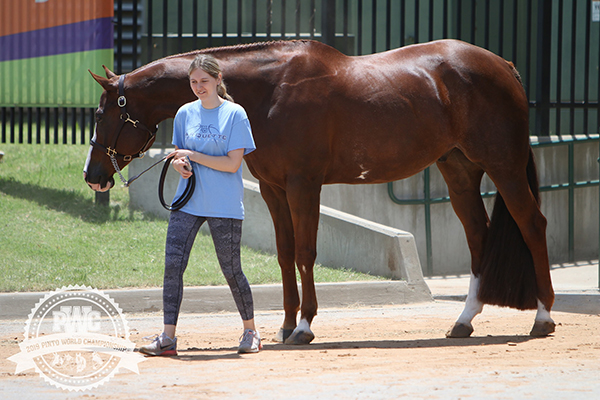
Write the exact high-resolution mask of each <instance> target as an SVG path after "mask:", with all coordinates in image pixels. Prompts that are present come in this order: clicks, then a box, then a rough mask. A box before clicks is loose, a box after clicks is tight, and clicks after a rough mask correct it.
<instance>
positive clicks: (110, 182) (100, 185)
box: [83, 171, 115, 192]
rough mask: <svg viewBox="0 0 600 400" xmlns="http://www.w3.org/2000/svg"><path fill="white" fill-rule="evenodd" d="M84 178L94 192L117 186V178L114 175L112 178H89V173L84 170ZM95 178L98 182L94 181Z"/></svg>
mask: <svg viewBox="0 0 600 400" xmlns="http://www.w3.org/2000/svg"><path fill="white" fill-rule="evenodd" d="M83 179H84V180H85V182H86V183H87V184H88V186H89V187H90V189H92V190H93V191H94V192H106V191H107V190H110V189H111V188H112V187H114V186H115V180H114V179H113V177H112V176H111V177H110V178H103V177H99V178H98V179H88V174H87V173H86V172H85V171H84V172H83ZM94 180H95V181H97V182H93V181H94Z"/></svg>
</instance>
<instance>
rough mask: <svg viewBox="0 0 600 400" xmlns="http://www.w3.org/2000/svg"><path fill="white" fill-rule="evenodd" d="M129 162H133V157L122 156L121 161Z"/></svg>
mask: <svg viewBox="0 0 600 400" xmlns="http://www.w3.org/2000/svg"><path fill="white" fill-rule="evenodd" d="M131 160H133V156H123V161H125V162H129V161H131Z"/></svg>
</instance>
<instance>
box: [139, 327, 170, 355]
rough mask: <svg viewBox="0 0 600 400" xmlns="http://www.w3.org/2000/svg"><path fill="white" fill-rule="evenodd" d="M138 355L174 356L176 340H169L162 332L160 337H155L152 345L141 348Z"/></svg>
mask: <svg viewBox="0 0 600 400" xmlns="http://www.w3.org/2000/svg"><path fill="white" fill-rule="evenodd" d="M144 339H145V338H144ZM140 353H144V354H148V355H149V356H176V355H177V338H174V339H171V338H170V337H168V336H167V335H165V333H164V332H163V333H161V334H160V336H158V335H156V337H155V339H154V341H152V343H150V344H147V345H145V346H141V347H140Z"/></svg>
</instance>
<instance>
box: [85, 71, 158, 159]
mask: <svg viewBox="0 0 600 400" xmlns="http://www.w3.org/2000/svg"><path fill="white" fill-rule="evenodd" d="M125 75H126V74H123V75H121V76H120V77H119V97H118V98H117V105H118V106H119V108H120V109H121V115H120V118H121V124H120V125H119V130H118V131H117V134H116V136H115V139H114V140H113V143H112V146H108V147H106V146H104V145H102V144H100V143H98V142H96V141H95V140H94V139H91V140H90V144H91V145H92V146H94V147H99V148H100V149H103V150H104V151H106V155H107V156H109V157H110V158H111V161H112V160H114V161H113V164H116V158H121V159H123V161H125V162H129V161H131V160H133V159H134V158H142V157H144V154H145V153H146V151H148V148H149V147H150V146H151V142H152V139H154V138H155V137H156V131H157V130H158V126H156V127H155V129H154V131H151V130H150V129H149V128H148V127H147V126H146V125H144V124H142V123H141V122H140V121H138V120H133V119H131V116H130V115H129V113H128V112H127V98H125V89H124V87H123V86H124V81H125ZM128 122H129V123H131V124H132V125H133V126H134V127H135V128H140V129H143V130H145V131H147V132H148V133H149V136H148V140H146V143H144V145H143V146H142V148H141V150H140V151H139V152H138V153H137V154H129V155H125V154H121V153H119V152H117V149H116V147H117V141H118V140H119V136H120V135H121V131H122V130H123V127H124V126H125V124H126V123H128Z"/></svg>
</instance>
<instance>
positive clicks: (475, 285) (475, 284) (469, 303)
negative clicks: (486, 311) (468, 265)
mask: <svg viewBox="0 0 600 400" xmlns="http://www.w3.org/2000/svg"><path fill="white" fill-rule="evenodd" d="M478 291H479V278H477V277H476V276H475V275H473V273H471V280H470V281H469V293H468V294H467V300H466V301H465V308H464V309H463V312H462V313H461V314H460V316H459V317H458V319H457V320H456V322H457V323H461V324H466V325H471V321H473V318H475V316H476V315H477V314H479V313H481V311H482V310H483V303H482V302H481V301H479V299H478V298H477V292H478Z"/></svg>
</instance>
